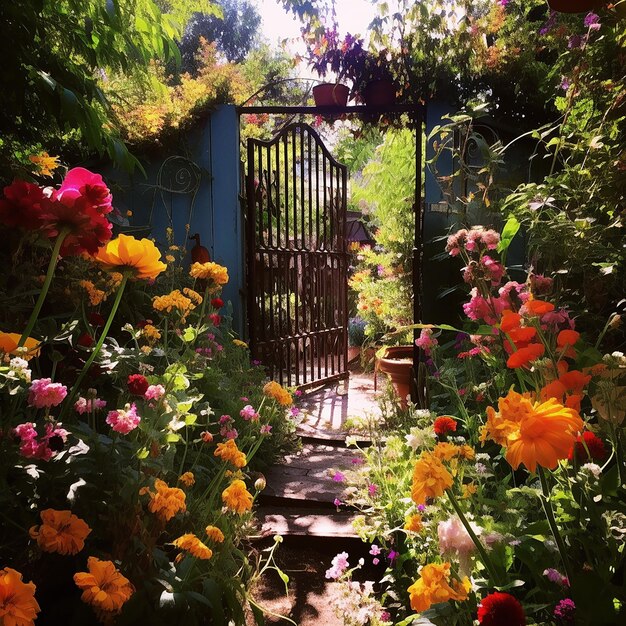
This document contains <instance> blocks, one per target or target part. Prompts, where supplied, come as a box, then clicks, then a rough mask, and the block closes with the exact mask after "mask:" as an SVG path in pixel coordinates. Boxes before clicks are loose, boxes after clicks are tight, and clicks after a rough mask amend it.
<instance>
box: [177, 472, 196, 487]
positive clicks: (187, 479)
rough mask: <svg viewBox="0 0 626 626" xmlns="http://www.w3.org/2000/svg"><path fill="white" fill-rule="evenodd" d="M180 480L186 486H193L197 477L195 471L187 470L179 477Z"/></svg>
mask: <svg viewBox="0 0 626 626" xmlns="http://www.w3.org/2000/svg"><path fill="white" fill-rule="evenodd" d="M178 482H179V483H181V484H183V485H184V486H185V487H191V486H192V485H193V484H195V482H196V478H195V476H194V475H193V472H185V473H184V474H181V475H180V476H179V477H178Z"/></svg>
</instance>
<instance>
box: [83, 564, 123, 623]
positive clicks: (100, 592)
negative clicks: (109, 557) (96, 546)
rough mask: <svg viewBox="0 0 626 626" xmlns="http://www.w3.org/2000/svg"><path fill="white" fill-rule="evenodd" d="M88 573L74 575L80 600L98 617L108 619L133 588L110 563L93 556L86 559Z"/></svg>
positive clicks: (117, 610) (119, 607) (117, 611)
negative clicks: (79, 592) (80, 592)
mask: <svg viewBox="0 0 626 626" xmlns="http://www.w3.org/2000/svg"><path fill="white" fill-rule="evenodd" d="M87 568H88V569H89V572H78V573H76V574H74V582H75V583H76V586H77V587H78V588H79V589H82V590H83V593H82V595H81V600H82V601H83V602H84V603H85V604H91V605H92V606H93V607H94V609H95V610H96V612H97V613H98V615H99V616H101V617H106V618H109V619H110V617H111V616H112V615H114V614H115V613H119V612H120V611H121V609H122V606H124V603H125V602H126V601H127V600H128V599H129V598H130V597H131V596H132V595H133V593H134V592H135V588H134V587H133V585H132V584H131V582H130V581H129V580H128V578H126V577H125V576H123V575H122V574H121V573H120V572H119V571H118V570H117V569H116V568H115V565H114V564H113V562H112V561H101V560H100V559H97V558H96V557H95V556H90V557H89V559H87Z"/></svg>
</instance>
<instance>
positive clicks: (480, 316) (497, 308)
mask: <svg viewBox="0 0 626 626" xmlns="http://www.w3.org/2000/svg"><path fill="white" fill-rule="evenodd" d="M470 295H471V300H470V301H469V302H466V303H465V304H464V305H463V311H464V312H465V315H467V317H469V318H470V319H471V320H474V321H480V320H484V321H485V322H486V323H487V324H495V323H496V322H497V321H498V317H499V316H500V314H501V313H502V311H504V309H505V308H506V305H505V303H504V301H503V300H502V299H501V298H493V297H490V298H489V302H488V301H487V300H485V298H483V297H482V296H480V295H478V289H477V288H476V287H474V288H473V289H472V290H471V292H470Z"/></svg>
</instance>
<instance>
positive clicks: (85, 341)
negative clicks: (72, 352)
mask: <svg viewBox="0 0 626 626" xmlns="http://www.w3.org/2000/svg"><path fill="white" fill-rule="evenodd" d="M93 342H94V339H93V337H92V336H91V335H90V334H89V333H82V334H81V335H80V336H79V337H78V340H77V342H76V343H77V344H78V345H79V346H82V347H83V348H91V346H93Z"/></svg>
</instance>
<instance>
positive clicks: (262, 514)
mask: <svg viewBox="0 0 626 626" xmlns="http://www.w3.org/2000/svg"><path fill="white" fill-rule="evenodd" d="M257 515H258V519H259V522H260V534H261V536H263V537H267V536H271V535H282V536H285V537H294V536H298V537H318V538H322V537H328V538H330V537H344V538H346V539H347V538H350V539H356V538H357V534H356V533H355V532H354V530H353V528H352V521H353V520H354V518H355V517H356V516H355V514H354V513H337V512H332V513H330V512H328V511H323V510H319V509H305V508H289V509H287V508H285V507H275V506H261V507H259V509H258V510H257Z"/></svg>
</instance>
